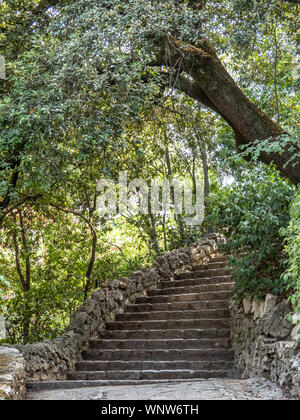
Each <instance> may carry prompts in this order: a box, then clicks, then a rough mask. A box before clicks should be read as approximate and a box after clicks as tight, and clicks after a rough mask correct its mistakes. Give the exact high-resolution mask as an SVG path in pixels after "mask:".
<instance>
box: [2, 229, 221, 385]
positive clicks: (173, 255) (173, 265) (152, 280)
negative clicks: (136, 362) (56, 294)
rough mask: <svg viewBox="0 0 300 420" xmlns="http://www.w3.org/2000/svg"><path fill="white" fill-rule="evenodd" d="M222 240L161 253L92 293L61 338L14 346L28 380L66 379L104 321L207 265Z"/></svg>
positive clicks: (210, 237) (213, 236) (214, 238)
mask: <svg viewBox="0 0 300 420" xmlns="http://www.w3.org/2000/svg"><path fill="white" fill-rule="evenodd" d="M223 241H224V239H223V237H222V236H220V235H218V234H211V235H208V236H207V237H206V238H205V239H202V240H199V241H197V242H196V243H194V244H192V245H191V246H189V247H186V248H181V249H178V250H174V251H172V252H166V253H164V254H163V255H161V256H159V257H157V258H156V260H155V261H154V263H153V264H152V266H151V268H148V269H143V270H140V271H136V272H134V273H132V274H131V276H130V278H119V279H118V280H114V281H112V282H108V283H105V284H103V285H102V287H101V289H99V290H96V291H95V292H93V293H92V295H91V297H90V298H89V299H87V300H86V301H85V302H84V304H83V306H82V307H81V308H80V309H78V310H77V311H76V312H75V313H74V315H73V317H72V319H71V323H70V325H69V327H68V328H67V329H66V331H65V332H64V333H63V334H62V335H61V336H60V337H58V338H56V339H54V340H44V341H43V342H41V343H35V344H28V345H25V346H14V347H16V348H18V349H19V350H20V351H21V352H22V354H23V356H24V358H25V361H26V373H27V380H28V381H45V380H57V379H65V377H66V373H67V372H68V371H70V370H73V369H74V365H75V362H76V361H77V360H80V358H81V353H82V351H83V350H84V349H85V348H86V347H87V346H88V343H89V341H90V339H91V338H92V337H93V336H95V335H96V334H97V333H98V332H100V331H102V330H104V329H105V327H106V324H107V322H110V321H113V320H114V318H115V315H116V314H118V313H121V312H122V311H123V309H124V307H125V305H127V304H129V303H134V301H135V299H136V297H138V296H143V295H145V294H147V292H148V290H151V289H153V288H157V287H158V286H159V284H160V281H161V280H163V279H170V278H173V277H174V275H176V274H178V273H180V272H182V271H186V270H189V269H192V265H196V264H201V263H204V262H207V261H208V260H209V258H210V256H211V255H212V254H213V253H214V252H215V251H216V249H217V244H218V242H223ZM0 357H1V356H0Z"/></svg>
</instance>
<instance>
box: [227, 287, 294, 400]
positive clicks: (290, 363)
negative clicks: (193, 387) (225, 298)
mask: <svg viewBox="0 0 300 420" xmlns="http://www.w3.org/2000/svg"><path fill="white" fill-rule="evenodd" d="M292 311H293V308H292V307H291V306H290V305H289V303H288V302H287V301H279V302H278V299H277V297H276V296H274V295H270V294H269V295H267V296H266V298H265V299H264V300H259V301H254V302H252V301H251V300H250V299H244V300H243V302H241V303H237V302H236V301H234V300H233V301H232V302H231V308H230V312H231V321H232V327H231V338H232V344H233V348H234V350H235V363H236V367H237V368H238V369H240V370H241V371H242V376H243V377H255V376H266V377H268V378H270V379H271V380H272V381H273V382H276V383H278V384H279V385H280V386H283V387H286V388H287V389H288V390H289V391H290V392H291V393H292V395H294V396H300V341H299V338H300V337H299V329H300V325H299V324H298V325H295V324H297V317H296V316H293V322H290V321H289V320H288V315H290V314H291V313H292Z"/></svg>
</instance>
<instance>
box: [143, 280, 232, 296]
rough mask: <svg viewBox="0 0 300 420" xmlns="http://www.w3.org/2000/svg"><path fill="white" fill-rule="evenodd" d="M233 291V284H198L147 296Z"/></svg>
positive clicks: (157, 291)
mask: <svg viewBox="0 0 300 420" xmlns="http://www.w3.org/2000/svg"><path fill="white" fill-rule="evenodd" d="M233 289H234V283H233V282H228V283H219V284H200V285H196V286H184V287H169V288H163V289H155V290H150V291H149V292H148V295H149V296H161V295H178V294H181V295H184V294H187V293H201V292H225V291H232V290H233Z"/></svg>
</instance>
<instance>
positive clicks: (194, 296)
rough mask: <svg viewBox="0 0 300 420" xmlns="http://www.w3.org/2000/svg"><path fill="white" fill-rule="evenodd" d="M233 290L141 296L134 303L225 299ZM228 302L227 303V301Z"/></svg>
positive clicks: (228, 297)
mask: <svg viewBox="0 0 300 420" xmlns="http://www.w3.org/2000/svg"><path fill="white" fill-rule="evenodd" d="M232 295H233V292H231V291H226V292H201V293H186V294H184V295H181V294H177V295H161V296H142V297H138V298H136V301H135V302H136V303H167V302H191V301H195V300H200V301H201V300H204V301H207V300H225V299H228V300H229V299H230V297H231V296H232ZM228 304H229V303H228Z"/></svg>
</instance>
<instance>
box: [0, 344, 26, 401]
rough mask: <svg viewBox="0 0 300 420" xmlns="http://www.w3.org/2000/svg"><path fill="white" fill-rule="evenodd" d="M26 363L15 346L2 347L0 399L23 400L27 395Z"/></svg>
mask: <svg viewBox="0 0 300 420" xmlns="http://www.w3.org/2000/svg"><path fill="white" fill-rule="evenodd" d="M25 379H26V364H25V360H24V357H23V355H22V354H21V353H20V352H19V351H18V350H17V349H13V348H7V347H0V400H22V399H24V398H25V396H26V387H25Z"/></svg>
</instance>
